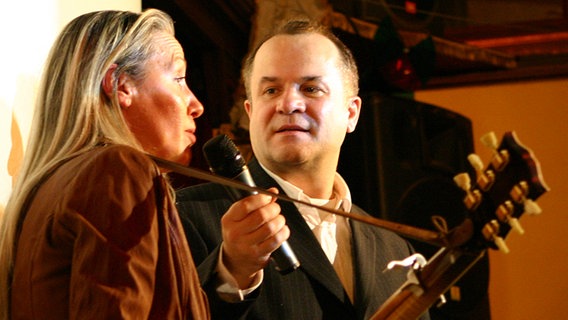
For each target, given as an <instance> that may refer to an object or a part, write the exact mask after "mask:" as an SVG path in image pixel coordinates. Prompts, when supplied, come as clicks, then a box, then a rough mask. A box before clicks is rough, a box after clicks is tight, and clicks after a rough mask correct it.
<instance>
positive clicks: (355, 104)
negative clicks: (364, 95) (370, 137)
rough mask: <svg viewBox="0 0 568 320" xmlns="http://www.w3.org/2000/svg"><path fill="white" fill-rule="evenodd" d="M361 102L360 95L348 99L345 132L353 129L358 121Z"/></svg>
mask: <svg viewBox="0 0 568 320" xmlns="http://www.w3.org/2000/svg"><path fill="white" fill-rule="evenodd" d="M361 104H362V101H361V98H360V97H353V98H351V99H350V101H349V106H348V107H347V111H348V112H349V120H348V124H347V133H351V132H353V131H355V127H356V126H357V122H358V121H359V114H360V113H361Z"/></svg>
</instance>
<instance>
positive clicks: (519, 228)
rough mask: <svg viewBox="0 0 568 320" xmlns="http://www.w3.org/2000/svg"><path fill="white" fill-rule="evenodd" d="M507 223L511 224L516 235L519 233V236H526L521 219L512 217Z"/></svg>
mask: <svg viewBox="0 0 568 320" xmlns="http://www.w3.org/2000/svg"><path fill="white" fill-rule="evenodd" d="M507 223H509V225H510V226H511V229H513V230H515V232H516V233H518V234H524V233H525V229H523V227H522V226H521V223H520V222H519V219H517V218H513V217H510V218H509V219H508V220H507Z"/></svg>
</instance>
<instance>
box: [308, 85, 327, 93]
mask: <svg viewBox="0 0 568 320" xmlns="http://www.w3.org/2000/svg"><path fill="white" fill-rule="evenodd" d="M304 91H305V92H307V93H310V94H314V93H320V92H323V90H322V89H321V88H319V87H312V86H306V87H304Z"/></svg>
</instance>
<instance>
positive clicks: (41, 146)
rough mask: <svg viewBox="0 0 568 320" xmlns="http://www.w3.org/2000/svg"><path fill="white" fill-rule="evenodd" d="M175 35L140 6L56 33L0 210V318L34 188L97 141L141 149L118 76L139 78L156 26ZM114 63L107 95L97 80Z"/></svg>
mask: <svg viewBox="0 0 568 320" xmlns="http://www.w3.org/2000/svg"><path fill="white" fill-rule="evenodd" d="M162 32H166V33H169V34H172V35H173V34H174V28H173V22H172V20H171V18H170V17H169V16H168V15H167V14H165V13H163V12H161V11H158V10H155V9H150V10H147V11H144V12H143V13H133V12H127V11H97V12H91V13H87V14H84V15H81V16H79V17H77V18H75V19H74V20H73V21H71V22H70V23H69V24H68V25H67V26H66V27H65V28H64V29H63V31H62V32H61V33H60V35H59V37H58V38H57V39H56V41H55V43H54V45H53V47H52V49H51V52H50V54H49V56H48V59H47V61H46V64H45V69H44V73H43V77H42V82H41V88H40V91H39V94H38V99H37V103H36V107H35V113H34V118H33V122H32V126H31V132H30V139H29V143H28V146H27V149H26V153H25V157H24V161H23V165H22V169H21V173H20V175H19V177H18V180H17V182H16V185H15V186H14V189H13V191H12V194H11V196H10V199H9V200H8V203H7V205H6V208H5V212H4V214H3V215H2V216H1V217H0V320H3V319H8V318H9V305H10V284H11V276H12V269H13V265H14V259H15V248H16V245H17V237H18V231H19V230H18V229H19V226H20V225H21V223H22V221H23V218H24V215H25V209H26V208H25V206H26V203H27V202H28V201H30V200H31V197H33V193H34V188H35V187H36V186H37V185H38V184H40V183H41V181H42V179H44V178H45V177H46V176H47V175H48V174H49V173H50V171H51V170H53V169H54V168H56V167H57V165H58V164H60V163H62V162H64V161H66V160H68V159H69V158H71V157H74V156H76V155H78V154H81V153H83V152H85V151H88V150H90V149H92V148H94V147H95V146H97V145H99V144H101V143H116V144H124V145H129V146H132V147H134V148H137V149H139V150H142V148H141V147H140V145H139V144H138V142H137V141H136V139H135V138H134V136H133V135H132V134H131V132H130V130H129V129H128V126H127V124H126V122H125V120H124V118H123V117H122V113H121V111H120V106H119V104H118V99H117V96H116V89H117V82H116V79H118V76H119V75H120V74H128V75H129V76H130V77H132V78H134V79H135V80H142V79H143V78H144V76H145V75H144V72H145V69H144V65H145V63H146V61H148V59H149V58H150V57H151V56H152V54H153V53H154V52H155V51H156V50H157V48H155V46H154V45H153V43H154V41H153V39H154V36H155V35H156V33H162ZM113 64H116V65H117V66H118V67H117V69H116V70H115V71H114V73H113V74H114V77H113V79H115V81H114V83H113V94H112V96H110V97H109V96H107V95H106V94H105V93H104V91H103V89H102V86H101V85H102V82H103V79H104V77H105V74H106V72H107V70H109V68H110V67H111V66H112V65H113Z"/></svg>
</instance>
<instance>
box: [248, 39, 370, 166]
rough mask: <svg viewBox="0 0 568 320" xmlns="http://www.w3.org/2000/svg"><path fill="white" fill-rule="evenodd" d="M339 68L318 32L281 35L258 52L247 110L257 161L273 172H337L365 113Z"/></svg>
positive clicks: (334, 50)
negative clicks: (324, 169) (306, 169)
mask: <svg viewBox="0 0 568 320" xmlns="http://www.w3.org/2000/svg"><path fill="white" fill-rule="evenodd" d="M339 66H340V62H339V52H338V50H337V48H336V47H335V45H334V44H333V43H332V42H331V41H330V40H329V39H327V38H326V37H324V36H322V35H320V34H315V33H309V34H301V35H279V36H276V37H274V38H272V39H270V40H268V41H267V42H265V43H264V44H263V45H262V46H261V48H260V49H259V50H258V52H257V54H256V58H255V60H254V65H253V69H252V73H251V79H250V84H251V97H250V101H249V100H247V101H246V102H245V109H246V110H247V113H248V114H249V117H250V136H251V142H252V146H253V151H254V153H255V156H256V157H257V158H258V159H259V160H260V161H261V162H262V163H263V164H264V165H266V166H268V167H269V168H270V169H271V170H274V171H279V168H280V169H284V168H290V167H291V166H292V167H295V166H298V165H302V166H306V165H308V167H309V166H310V165H314V166H333V168H334V170H335V166H336V165H337V159H338V157H339V150H340V147H341V144H342V143H343V140H344V138H345V134H346V133H347V132H351V131H353V130H354V129H355V125H356V123H357V119H358V116H359V110H360V99H359V98H358V97H348V96H346V89H345V87H344V79H343V73H342V70H341V69H340V67H339Z"/></svg>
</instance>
